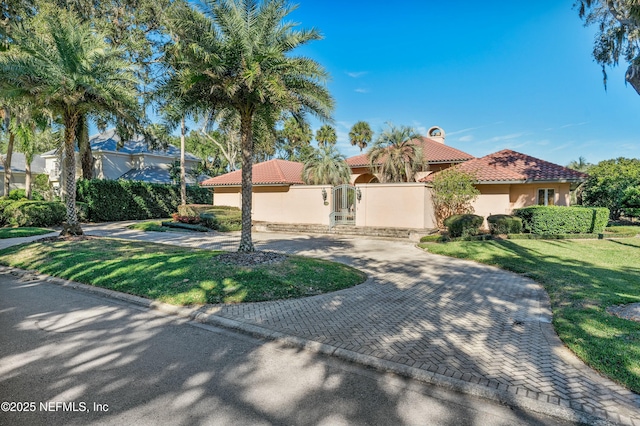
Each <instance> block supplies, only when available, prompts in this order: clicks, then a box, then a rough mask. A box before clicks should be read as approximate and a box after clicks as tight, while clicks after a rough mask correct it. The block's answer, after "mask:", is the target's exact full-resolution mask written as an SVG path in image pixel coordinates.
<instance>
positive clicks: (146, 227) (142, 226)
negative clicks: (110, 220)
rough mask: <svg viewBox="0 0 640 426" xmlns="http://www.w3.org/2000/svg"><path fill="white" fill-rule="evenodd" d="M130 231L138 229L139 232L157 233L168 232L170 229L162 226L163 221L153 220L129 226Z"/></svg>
mask: <svg viewBox="0 0 640 426" xmlns="http://www.w3.org/2000/svg"><path fill="white" fill-rule="evenodd" d="M127 228H129V229H136V230H138V231H155V232H167V231H169V228H167V227H166V226H162V221H159V220H152V221H147V222H138V223H134V224H132V225H129V226H127Z"/></svg>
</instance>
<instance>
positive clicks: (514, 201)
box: [213, 182, 570, 229]
mask: <svg viewBox="0 0 640 426" xmlns="http://www.w3.org/2000/svg"><path fill="white" fill-rule="evenodd" d="M355 186H356V188H357V190H359V192H360V200H356V201H355V206H354V208H355V213H356V214H355V226H367V227H380V228H409V229H434V228H436V220H435V216H434V209H433V200H432V194H433V192H432V191H433V189H432V188H431V187H430V186H429V185H428V184H425V183H419V182H418V183H405V182H403V183H386V184H380V183H375V184H356V185H355ZM477 188H478V190H479V191H480V195H479V196H478V198H477V199H476V200H475V201H474V202H473V208H474V212H475V214H477V215H479V216H483V217H485V218H486V217H487V216H490V215H492V214H511V213H512V212H513V210H514V209H517V208H520V207H526V206H531V205H536V204H538V198H537V194H538V190H540V189H553V190H554V200H553V201H554V204H555V205H558V206H568V205H569V199H570V184H569V183H548V184H547V183H529V184H508V183H504V184H479V185H477ZM323 189H324V190H325V191H326V193H327V202H326V203H325V202H324V200H323V198H322V190H323ZM331 189H332V188H331V186H329V185H317V186H316V185H292V186H289V185H280V186H275V185H274V186H254V187H253V209H252V217H253V220H254V221H257V222H270V223H291V224H319V225H329V224H330V215H331V212H332V206H331V202H332V200H331V198H332V197H331ZM213 204H214V205H217V206H234V207H238V208H241V206H242V196H241V189H240V187H239V186H233V187H216V188H215V189H214V196H213ZM485 226H486V223H485Z"/></svg>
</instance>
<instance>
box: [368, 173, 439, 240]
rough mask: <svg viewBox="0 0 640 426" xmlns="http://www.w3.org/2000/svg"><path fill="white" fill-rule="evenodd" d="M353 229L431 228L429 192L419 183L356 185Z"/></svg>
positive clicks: (433, 222)
mask: <svg viewBox="0 0 640 426" xmlns="http://www.w3.org/2000/svg"><path fill="white" fill-rule="evenodd" d="M357 188H359V189H360V191H361V194H362V198H361V200H360V201H359V202H356V226H373V227H392V228H418V229H422V228H434V227H435V220H434V217H433V207H432V201H431V189H430V188H428V187H427V186H426V185H425V184H423V183H385V184H368V185H357Z"/></svg>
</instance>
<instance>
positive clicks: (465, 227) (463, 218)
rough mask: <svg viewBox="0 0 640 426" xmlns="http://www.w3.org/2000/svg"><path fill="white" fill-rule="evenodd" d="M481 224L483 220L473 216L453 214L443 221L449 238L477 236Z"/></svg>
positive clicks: (480, 217)
mask: <svg viewBox="0 0 640 426" xmlns="http://www.w3.org/2000/svg"><path fill="white" fill-rule="evenodd" d="M483 222H484V218H483V217H482V216H478V215H475V214H454V215H453V216H449V217H448V218H446V219H445V220H444V226H446V227H447V228H448V229H449V235H450V236H451V237H454V238H456V237H470V236H473V235H478V233H479V232H480V227H481V226H482V223H483Z"/></svg>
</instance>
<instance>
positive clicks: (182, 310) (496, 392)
mask: <svg viewBox="0 0 640 426" xmlns="http://www.w3.org/2000/svg"><path fill="white" fill-rule="evenodd" d="M0 272H9V273H10V274H12V275H15V276H19V277H21V278H23V279H25V280H27V281H31V282H32V281H43V282H47V283H51V284H56V285H60V286H62V287H68V288H72V289H76V290H80V291H84V292H87V293H91V294H94V295H98V296H102V297H105V298H109V299H115V300H120V301H124V302H127V303H130V304H134V305H137V306H142V307H145V308H148V309H153V310H156V311H159V312H162V313H164V314H168V315H175V316H178V317H181V318H186V319H190V320H193V321H197V322H200V323H203V324H208V325H212V326H216V327H222V328H225V329H230V330H234V331H238V332H241V333H243V334H248V335H251V336H253V337H258V338H261V339H266V340H272V341H275V342H278V343H280V344H284V345H287V346H291V347H296V348H301V349H305V350H307V351H310V352H314V353H319V354H323V355H328V356H335V357H337V358H340V359H342V360H345V361H349V362H352V363H356V364H359V365H362V366H366V367H369V368H373V369H376V370H378V371H381V372H388V373H393V374H397V375H400V376H403V377H407V378H410V379H413V380H417V381H420V382H423V383H427V384H431V385H435V386H438V387H441V388H444V389H447V390H451V391H455V392H459V393H464V394H467V395H472V396H475V397H479V398H484V399H488V400H491V401H493V402H497V403H499V404H503V405H507V406H511V407H517V408H520V409H523V410H527V411H532V412H536V413H541V414H545V415H548V416H551V417H555V418H558V419H561V420H567V421H571V422H579V423H585V424H590V425H597V426H600V425H603V426H604V425H615V424H618V423H617V422H611V421H610V420H607V419H603V418H601V417H597V416H594V415H591V414H589V413H586V412H584V411H581V410H576V409H573V408H571V406H562V405H556V404H551V403H548V402H545V401H539V400H536V399H533V398H531V397H528V396H526V394H521V393H522V392H518V393H514V392H508V391H505V390H500V389H491V388H489V387H486V386H482V385H478V384H474V383H470V382H467V381H464V380H460V379H456V378H453V377H448V376H445V375H442V374H438V373H434V372H430V371H426V370H422V369H419V368H416V367H411V366H408V365H405V364H400V363H396V362H392V361H388V360H383V359H380V358H376V357H374V356H371V355H365V354H361V353H358V352H354V351H350V350H347V349H343V348H339V347H336V346H331V345H327V344H324V343H320V342H315V341H313V340H309V339H305V338H301V337H297V336H291V335H288V334H284V333H281V332H278V331H273V330H269V329H267V328H263V327H260V326H257V325H254V324H247V323H245V322H242V321H238V320H234V319H230V318H225V317H221V316H218V315H217V314H216V311H217V309H216V307H215V306H212V307H200V308H187V307H182V306H175V305H170V304H168V303H163V302H157V301H153V300H149V299H145V298H143V297H139V296H134V295H131V294H127V293H120V292H117V291H114V290H109V289H105V288H101V287H95V286H91V285H87V284H82V283H78V282H75V281H71V280H66V279H62V278H56V277H52V276H49V275H46V274H41V273H39V272H36V271H27V270H22V269H18V268H13V267H8V266H2V267H0ZM519 390H521V389H518V391H519Z"/></svg>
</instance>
